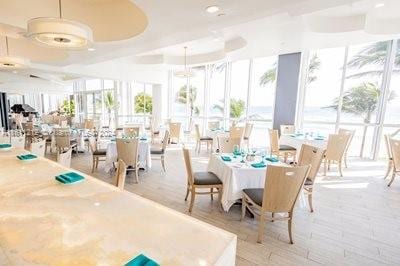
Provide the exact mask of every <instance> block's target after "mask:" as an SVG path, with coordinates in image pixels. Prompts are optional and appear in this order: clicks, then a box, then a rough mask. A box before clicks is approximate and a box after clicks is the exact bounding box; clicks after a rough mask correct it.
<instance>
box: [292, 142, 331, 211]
mask: <svg viewBox="0 0 400 266" xmlns="http://www.w3.org/2000/svg"><path fill="white" fill-rule="evenodd" d="M324 153H325V151H324V150H323V149H318V148H316V147H313V146H310V145H306V144H303V145H301V149H300V154H299V160H298V162H297V165H298V166H304V165H310V171H309V173H308V176H307V178H306V181H305V182H304V186H303V189H304V190H303V191H304V194H305V195H307V196H308V205H309V207H310V211H311V212H314V209H313V204H312V195H313V187H314V181H315V178H316V177H317V174H318V171H319V168H320V167H321V163H322V159H323V158H324Z"/></svg>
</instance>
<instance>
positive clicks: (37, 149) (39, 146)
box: [31, 139, 46, 157]
mask: <svg viewBox="0 0 400 266" xmlns="http://www.w3.org/2000/svg"><path fill="white" fill-rule="evenodd" d="M45 150H46V140H45V139H44V140H41V141H38V142H32V144H31V152H32V153H33V154H36V155H38V156H42V157H44V153H45Z"/></svg>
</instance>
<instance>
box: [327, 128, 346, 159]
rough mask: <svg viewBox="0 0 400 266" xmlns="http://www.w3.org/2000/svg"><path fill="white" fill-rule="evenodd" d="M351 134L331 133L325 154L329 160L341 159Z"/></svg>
mask: <svg viewBox="0 0 400 266" xmlns="http://www.w3.org/2000/svg"><path fill="white" fill-rule="evenodd" d="M349 138H350V135H339V134H331V135H329V138H328V145H327V147H326V152H325V156H326V159H327V160H335V161H340V160H342V158H343V154H344V152H345V151H346V147H347V144H348V141H349Z"/></svg>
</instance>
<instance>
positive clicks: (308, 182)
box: [304, 177, 313, 186]
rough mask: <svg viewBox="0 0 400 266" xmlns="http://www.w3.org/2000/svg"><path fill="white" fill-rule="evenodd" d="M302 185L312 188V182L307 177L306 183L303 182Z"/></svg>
mask: <svg viewBox="0 0 400 266" xmlns="http://www.w3.org/2000/svg"><path fill="white" fill-rule="evenodd" d="M304 185H306V186H312V185H313V181H312V180H311V179H310V178H308V177H307V179H306V181H305V182H304Z"/></svg>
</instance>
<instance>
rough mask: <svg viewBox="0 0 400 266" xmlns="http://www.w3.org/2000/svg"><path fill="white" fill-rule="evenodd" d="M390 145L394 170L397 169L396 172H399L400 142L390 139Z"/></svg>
mask: <svg viewBox="0 0 400 266" xmlns="http://www.w3.org/2000/svg"><path fill="white" fill-rule="evenodd" d="M389 143H390V150H391V152H392V158H393V165H394V169H395V171H399V170H400V140H398V139H393V138H390V139H389Z"/></svg>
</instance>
